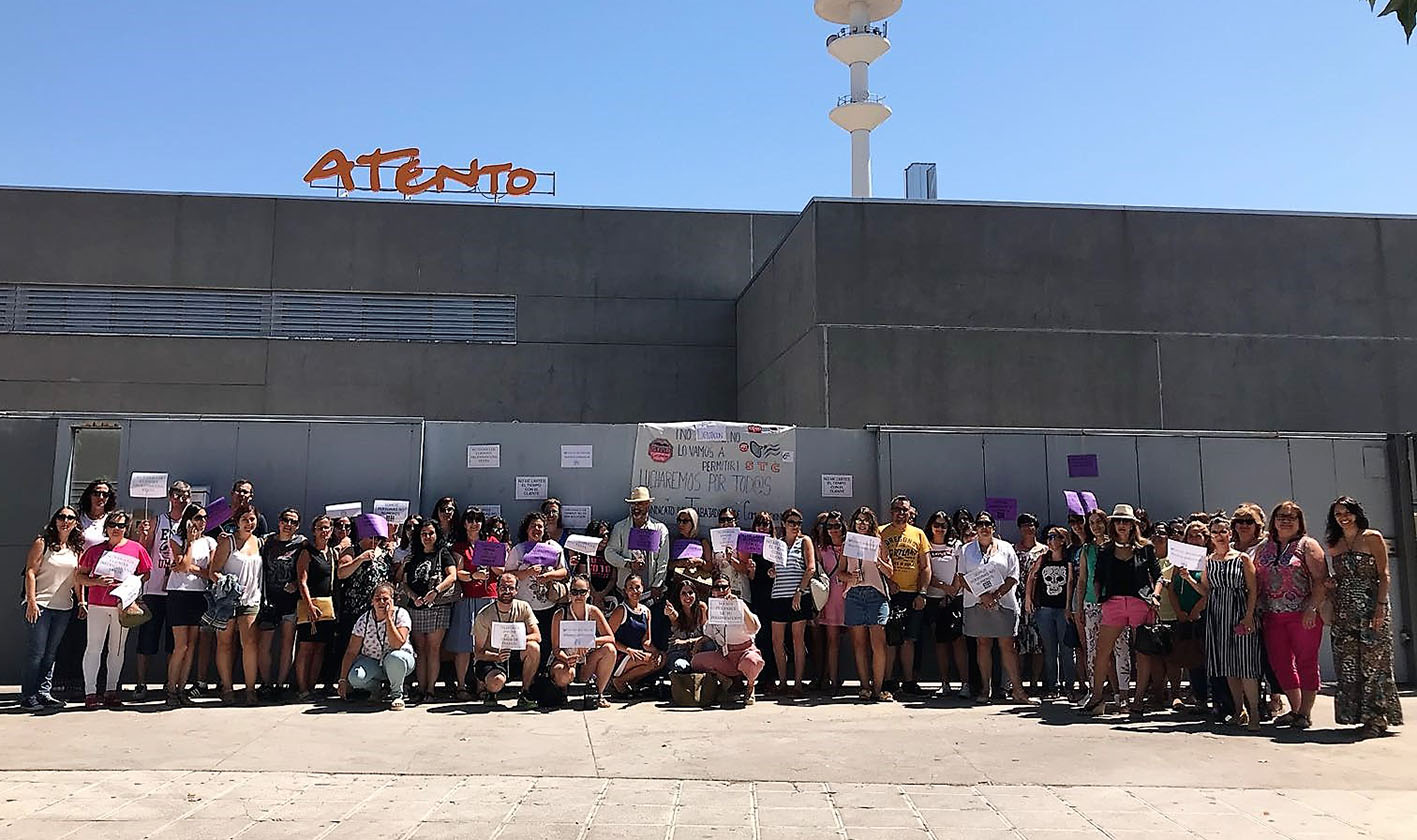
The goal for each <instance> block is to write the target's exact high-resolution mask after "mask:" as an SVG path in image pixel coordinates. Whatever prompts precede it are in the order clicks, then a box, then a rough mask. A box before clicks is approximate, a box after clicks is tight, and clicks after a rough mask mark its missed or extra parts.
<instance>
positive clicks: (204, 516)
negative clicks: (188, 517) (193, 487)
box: [192, 513, 207, 519]
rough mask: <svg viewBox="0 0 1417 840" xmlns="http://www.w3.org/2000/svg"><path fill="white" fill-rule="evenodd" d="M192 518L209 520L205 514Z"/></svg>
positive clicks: (195, 515)
mask: <svg viewBox="0 0 1417 840" xmlns="http://www.w3.org/2000/svg"><path fill="white" fill-rule="evenodd" d="M192 518H193V519H206V518H207V515H206V514H205V513H198V514H194V515H193V516H192Z"/></svg>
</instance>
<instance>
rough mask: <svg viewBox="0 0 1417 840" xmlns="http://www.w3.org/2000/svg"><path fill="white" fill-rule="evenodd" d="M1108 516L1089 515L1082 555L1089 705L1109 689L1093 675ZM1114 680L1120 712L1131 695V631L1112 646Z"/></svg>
mask: <svg viewBox="0 0 1417 840" xmlns="http://www.w3.org/2000/svg"><path fill="white" fill-rule="evenodd" d="M1107 530H1108V516H1107V514H1106V512H1105V511H1102V510H1100V509H1098V508H1093V509H1092V510H1090V511H1088V512H1087V535H1086V537H1085V541H1084V543H1083V545H1082V548H1081V549H1079V553H1078V586H1079V588H1081V590H1082V596H1081V600H1082V602H1083V604H1082V610H1083V617H1084V627H1085V630H1086V631H1087V634H1086V636H1085V641H1086V644H1087V675H1088V684H1089V685H1091V686H1092V693H1091V695H1090V699H1089V701H1088V704H1087V705H1091V702H1092V701H1094V700H1096V699H1098V698H1099V697H1105V696H1106V695H1105V694H1104V692H1105V691H1106V688H1107V687H1106V686H1103V685H1099V681H1098V679H1097V678H1096V676H1095V675H1094V674H1093V669H1094V668H1095V667H1096V664H1097V651H1098V647H1097V641H1098V638H1099V637H1100V636H1101V632H1102V599H1101V598H1100V596H1099V592H1098V588H1097V555H1098V552H1099V551H1100V550H1101V549H1102V546H1103V545H1104V544H1105V543H1106V542H1107ZM1112 664H1113V666H1114V667H1113V668H1112V669H1111V677H1112V678H1113V684H1112V696H1113V698H1115V699H1116V702H1117V709H1118V711H1122V710H1124V709H1126V707H1127V693H1128V691H1129V690H1130V688H1131V684H1132V641H1131V633H1130V632H1129V628H1125V627H1124V628H1122V632H1121V633H1120V634H1119V635H1118V636H1117V641H1116V644H1114V645H1113V646H1112Z"/></svg>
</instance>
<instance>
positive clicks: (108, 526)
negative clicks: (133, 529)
mask: <svg viewBox="0 0 1417 840" xmlns="http://www.w3.org/2000/svg"><path fill="white" fill-rule="evenodd" d="M127 527H128V523H127V522H109V523H107V524H106V525H104V526H103V529H104V530H105V531H111V530H113V529H114V528H127Z"/></svg>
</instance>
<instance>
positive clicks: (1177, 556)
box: [1166, 540, 1205, 572]
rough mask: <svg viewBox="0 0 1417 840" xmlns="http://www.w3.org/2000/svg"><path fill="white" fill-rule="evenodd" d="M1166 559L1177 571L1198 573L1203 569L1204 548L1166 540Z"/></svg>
mask: <svg viewBox="0 0 1417 840" xmlns="http://www.w3.org/2000/svg"><path fill="white" fill-rule="evenodd" d="M1166 559H1167V560H1169V561H1171V565H1173V566H1175V567H1176V568H1178V569H1185V570H1186V571H1188V572H1199V571H1200V570H1201V569H1202V568H1204V567H1205V546H1203V545H1191V544H1190V543H1184V542H1177V541H1176V540H1167V541H1166Z"/></svg>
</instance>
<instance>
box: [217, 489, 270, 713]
mask: <svg viewBox="0 0 1417 840" xmlns="http://www.w3.org/2000/svg"><path fill="white" fill-rule="evenodd" d="M231 519H232V521H233V522H235V523H236V530H235V531H233V532H232V533H230V534H223V535H222V539H221V540H220V541H219V542H218V543H217V548H216V556H214V557H213V558H212V562H211V565H210V566H209V567H208V572H209V574H210V575H211V576H212V579H213V580H218V578H217V575H219V574H221V575H231V576H232V577H234V578H236V580H237V581H239V582H240V583H241V597H240V599H238V601H237V607H236V614H235V615H234V616H232V618H231V621H230V622H228V623H227V625H226V628H225V629H223V630H219V631H217V661H216V670H217V674H218V675H219V676H220V677H221V701H222V702H223V703H225V704H226V705H231V704H233V703H235V702H236V695H235V687H234V686H235V683H234V681H233V678H234V671H235V656H236V645H237V636H238V634H239V636H240V645H241V669H242V673H243V676H244V678H245V681H246V691H245V693H244V694H243V695H242V702H243V703H244V704H245V705H247V706H254V705H255V704H256V702H257V695H256V679H257V676H258V675H259V673H260V630H259V629H257V627H256V616H257V615H258V614H259V613H260V612H261V603H262V599H263V598H264V594H263V593H262V591H261V589H262V587H261V584H262V581H263V580H264V575H263V574H262V572H261V539H260V537H257V536H256V534H255V531H256V528H257V523H258V522H259V521H260V513H259V512H257V510H256V508H254V507H252V506H251V505H242V506H240V507H238V508H237V509H236V510H235V511H233V512H232V514H231Z"/></svg>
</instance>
